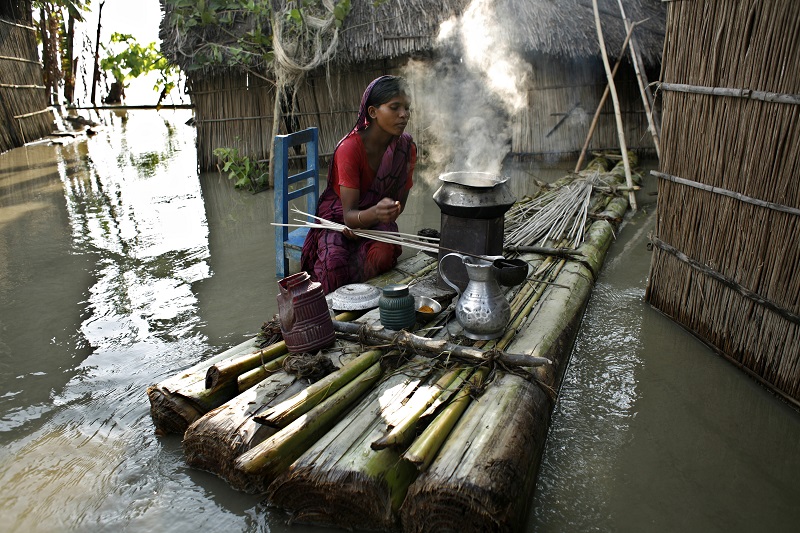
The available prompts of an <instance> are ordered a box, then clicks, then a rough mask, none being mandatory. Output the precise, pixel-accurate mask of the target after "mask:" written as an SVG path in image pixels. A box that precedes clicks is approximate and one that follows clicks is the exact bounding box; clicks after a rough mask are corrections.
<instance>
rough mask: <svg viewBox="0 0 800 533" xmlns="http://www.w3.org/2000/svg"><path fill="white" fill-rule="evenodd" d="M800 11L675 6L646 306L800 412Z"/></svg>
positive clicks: (701, 0)
mask: <svg viewBox="0 0 800 533" xmlns="http://www.w3.org/2000/svg"><path fill="white" fill-rule="evenodd" d="M798 65H800V2H797V1H796V0H738V1H734V0H693V1H676V2H670V3H669V7H668V17H667V43H666V46H665V52H664V72H663V83H662V85H661V90H662V91H663V98H664V102H663V109H664V113H663V122H662V139H663V145H662V146H663V148H662V161H661V170H660V172H657V173H654V174H656V175H657V176H658V178H659V185H658V194H659V197H658V198H659V203H658V220H657V225H656V231H655V236H654V238H653V243H654V247H653V249H654V253H653V258H652V264H651V269H650V276H649V283H648V287H647V294H646V298H647V299H648V301H650V302H651V303H652V304H653V305H654V306H655V307H656V308H658V309H660V310H662V311H663V312H664V313H665V314H667V315H669V316H671V317H673V318H674V319H675V320H676V321H678V322H679V323H681V324H682V325H684V326H685V327H686V328H688V329H689V330H691V331H693V332H694V333H695V334H696V335H697V336H698V337H700V338H701V339H703V340H705V341H706V342H707V343H709V344H710V345H711V346H713V347H714V348H715V349H716V350H717V351H718V352H719V353H721V354H722V355H724V356H725V357H727V358H728V359H730V360H731V361H732V362H734V363H735V364H737V365H739V366H740V367H741V368H743V369H744V370H746V371H747V372H748V373H750V374H751V375H753V376H754V377H756V378H757V379H759V380H760V381H762V382H763V383H764V384H766V385H768V386H769V387H771V388H773V389H774V390H775V391H777V392H779V393H780V394H781V395H783V396H784V397H785V398H786V399H788V400H789V401H790V402H792V403H794V404H795V405H798V406H800V179H799V178H798V177H800V69H798Z"/></svg>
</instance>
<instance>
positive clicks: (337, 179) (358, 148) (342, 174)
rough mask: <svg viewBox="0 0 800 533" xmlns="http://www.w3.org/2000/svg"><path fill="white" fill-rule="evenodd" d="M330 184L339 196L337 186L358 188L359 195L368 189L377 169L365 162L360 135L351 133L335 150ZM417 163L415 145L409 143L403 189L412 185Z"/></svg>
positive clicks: (364, 152)
mask: <svg viewBox="0 0 800 533" xmlns="http://www.w3.org/2000/svg"><path fill="white" fill-rule="evenodd" d="M331 164H332V165H333V168H332V169H331V174H330V177H331V180H332V183H331V186H332V187H333V190H334V192H336V194H337V195H338V196H341V193H340V192H339V187H340V186H344V187H348V188H351V189H359V190H360V191H361V195H362V197H363V195H364V194H365V193H366V192H367V191H368V190H369V188H370V186H371V185H372V180H373V179H375V174H376V173H377V170H372V168H370V166H369V163H368V162H367V151H366V149H365V148H364V141H362V140H361V135H358V134H356V135H351V136H350V137H348V138H347V139H345V140H344V141H342V144H341V145H340V146H339V148H338V149H337V150H336V157H334V159H333V162H332V163H331ZM416 164H417V147H416V146H415V145H414V144H413V143H412V144H411V158H410V161H409V166H408V178H407V179H406V186H405V190H409V189H410V188H411V186H412V185H413V181H412V178H413V175H414V167H415V166H416Z"/></svg>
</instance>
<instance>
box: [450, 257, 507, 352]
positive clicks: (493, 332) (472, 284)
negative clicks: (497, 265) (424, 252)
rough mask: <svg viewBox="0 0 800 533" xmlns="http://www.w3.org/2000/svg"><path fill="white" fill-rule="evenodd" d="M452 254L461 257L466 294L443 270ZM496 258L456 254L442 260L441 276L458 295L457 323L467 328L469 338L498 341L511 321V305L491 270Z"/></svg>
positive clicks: (465, 332) (465, 331)
mask: <svg viewBox="0 0 800 533" xmlns="http://www.w3.org/2000/svg"><path fill="white" fill-rule="evenodd" d="M451 255H457V256H459V257H461V261H462V263H463V264H464V267H465V268H466V269H467V275H468V276H469V282H468V283H467V287H466V288H465V289H464V292H463V293H462V292H461V291H460V290H459V289H458V287H457V286H456V285H455V284H454V283H452V282H451V281H450V280H449V279H447V276H446V275H445V274H444V272H443V271H442V261H444V260H445V259H446V258H447V257H448V256H451ZM494 259H497V257H493V256H487V257H486V259H479V258H475V257H470V256H466V255H462V254H459V253H455V252H453V253H449V254H447V255H445V256H444V257H442V259H441V260H440V261H439V275H440V276H441V277H442V280H444V282H445V283H447V284H448V285H449V286H451V287H452V288H453V289H455V291H456V293H457V294H458V303H456V320H458V323H459V324H461V326H462V327H463V328H464V335H466V336H467V337H469V338H470V339H476V340H487V339H496V338H498V337H500V336H501V335H502V334H503V331H504V330H505V329H506V326H507V325H508V322H509V320H510V319H511V306H510V305H509V304H508V300H506V297H505V294H503V291H502V289H501V288H500V285H499V284H498V283H497V280H496V279H495V273H494V271H493V270H492V261H493V260H494Z"/></svg>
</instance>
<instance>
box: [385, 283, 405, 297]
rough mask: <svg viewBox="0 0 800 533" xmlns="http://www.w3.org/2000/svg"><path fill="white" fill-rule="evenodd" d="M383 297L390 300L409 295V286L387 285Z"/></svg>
mask: <svg viewBox="0 0 800 533" xmlns="http://www.w3.org/2000/svg"><path fill="white" fill-rule="evenodd" d="M383 295H384V296H386V297H388V298H397V297H398V296H407V295H408V285H397V284H392V285H387V286H385V287H384V288H383Z"/></svg>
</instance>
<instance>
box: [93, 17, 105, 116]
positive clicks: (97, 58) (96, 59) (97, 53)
mask: <svg viewBox="0 0 800 533" xmlns="http://www.w3.org/2000/svg"><path fill="white" fill-rule="evenodd" d="M104 5H105V2H100V9H99V10H98V11H97V36H96V37H95V43H94V70H92V98H91V100H92V105H93V106H95V107H96V106H97V100H96V95H97V84H98V82H99V81H100V28H101V27H102V26H101V25H100V21H101V20H102V18H103V6H104Z"/></svg>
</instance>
